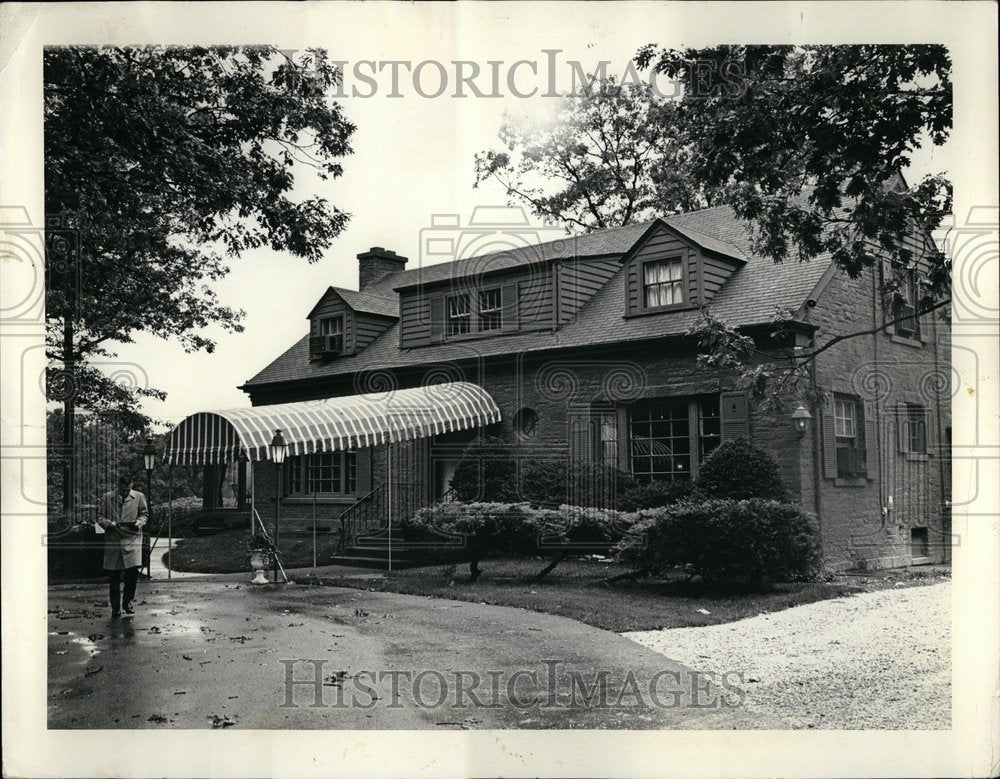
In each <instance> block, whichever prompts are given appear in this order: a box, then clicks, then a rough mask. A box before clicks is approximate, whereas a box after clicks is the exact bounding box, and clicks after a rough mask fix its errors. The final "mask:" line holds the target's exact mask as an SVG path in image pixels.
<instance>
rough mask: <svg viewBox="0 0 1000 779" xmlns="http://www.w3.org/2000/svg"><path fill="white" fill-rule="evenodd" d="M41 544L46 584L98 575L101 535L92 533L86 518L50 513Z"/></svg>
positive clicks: (89, 522) (91, 525) (91, 521)
mask: <svg viewBox="0 0 1000 779" xmlns="http://www.w3.org/2000/svg"><path fill="white" fill-rule="evenodd" d="M45 544H46V557H47V559H48V577H49V580H50V581H57V580H62V579H90V578H94V577H98V576H101V575H102V569H103V566H104V535H103V534H99V533H98V532H97V531H96V530H94V523H93V519H92V517H90V516H89V515H87V514H85V513H83V512H79V513H77V514H76V515H75V516H67V515H65V514H61V513H59V514H50V515H49V517H48V533H47V536H46V539H45Z"/></svg>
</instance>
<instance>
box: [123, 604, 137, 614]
mask: <svg viewBox="0 0 1000 779" xmlns="http://www.w3.org/2000/svg"><path fill="white" fill-rule="evenodd" d="M125 613H126V614H135V607H134V606H133V605H132V601H129V602H128V603H126V604H125Z"/></svg>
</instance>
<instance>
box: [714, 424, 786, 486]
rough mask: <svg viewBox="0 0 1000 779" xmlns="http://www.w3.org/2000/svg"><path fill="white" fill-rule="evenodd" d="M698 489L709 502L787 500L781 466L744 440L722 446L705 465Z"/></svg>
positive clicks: (727, 442) (729, 442) (728, 442)
mask: <svg viewBox="0 0 1000 779" xmlns="http://www.w3.org/2000/svg"><path fill="white" fill-rule="evenodd" d="M695 487H696V489H697V491H698V493H699V496H700V497H703V498H707V499H711V498H719V499H729V500H750V499H752V498H761V499H763V500H777V501H783V500H785V485H784V483H783V482H782V481H781V474H780V472H779V470H778V464H777V463H776V462H775V461H774V460H773V459H771V457H770V455H768V453H767V452H765V451H764V450H763V449H758V448H757V447H756V446H753V445H751V444H750V442H749V441H747V440H746V439H745V438H737V439H736V440H734V441H726V442H725V443H723V444H720V445H719V447H718V448H717V449H716V450H715V451H714V452H712V453H711V454H710V455H709V456H708V458H707V459H706V460H705V462H704V463H702V466H701V470H700V472H699V474H698V480H697V482H695Z"/></svg>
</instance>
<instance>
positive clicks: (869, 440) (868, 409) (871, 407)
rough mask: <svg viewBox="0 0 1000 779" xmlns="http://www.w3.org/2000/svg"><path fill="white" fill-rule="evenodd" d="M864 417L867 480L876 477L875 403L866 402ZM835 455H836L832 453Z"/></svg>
mask: <svg viewBox="0 0 1000 779" xmlns="http://www.w3.org/2000/svg"><path fill="white" fill-rule="evenodd" d="M864 415H865V471H866V473H865V475H866V476H867V477H868V478H869V479H875V478H877V477H878V465H879V463H878V425H876V424H875V422H876V418H875V403H874V402H873V401H871V400H866V401H865V403H864ZM834 454H836V453H834Z"/></svg>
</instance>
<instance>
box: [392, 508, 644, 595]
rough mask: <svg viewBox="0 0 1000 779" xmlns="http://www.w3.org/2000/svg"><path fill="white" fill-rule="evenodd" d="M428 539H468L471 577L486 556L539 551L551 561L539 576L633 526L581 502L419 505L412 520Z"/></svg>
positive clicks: (614, 513)
mask: <svg viewBox="0 0 1000 779" xmlns="http://www.w3.org/2000/svg"><path fill="white" fill-rule="evenodd" d="M408 527H409V529H410V530H411V531H422V532H423V535H424V537H425V538H426V539H431V538H433V537H434V536H435V535H436V536H437V537H438V538H439V539H441V537H442V536H459V537H461V538H462V539H463V541H464V552H465V555H464V556H465V557H466V559H467V560H468V562H469V573H470V581H475V580H476V579H478V578H479V575H480V573H481V571H480V567H479V564H480V563H481V562H482V561H483V560H484V559H486V558H488V557H496V556H501V555H504V556H525V555H539V556H544V557H548V558H549V560H550V562H549V564H548V565H546V567H545V568H544V569H543V570H542V571H541V572H540V573H539V574H538V575H537V576H536V577H535V578H536V579H541V578H542V577H544V576H546V575H547V574H548V573H549V572H550V571H551V570H552V569H553V568H555V567H556V565H558V564H559V562H561V561H562V560H564V559H565V558H566V557H567V556H568V555H570V554H573V553H575V552H581V551H586V550H588V549H593V548H595V547H596V548H600V549H607V548H608V547H609V546H610V545H612V544H613V543H614V542H615V541H616V540H618V539H620V538H622V537H623V536H624V535H625V533H626V532H627V531H628V528H629V527H630V516H629V515H625V514H621V513H620V512H617V511H607V510H604V509H593V508H591V509H587V508H580V507H577V506H559V507H558V508H555V509H553V508H532V507H531V506H530V505H529V504H527V503H482V502H476V503H439V504H436V505H434V506H429V507H427V508H423V509H420V510H419V511H418V512H417V513H416V515H415V516H414V518H413V519H412V520H410V522H409V523H408Z"/></svg>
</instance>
